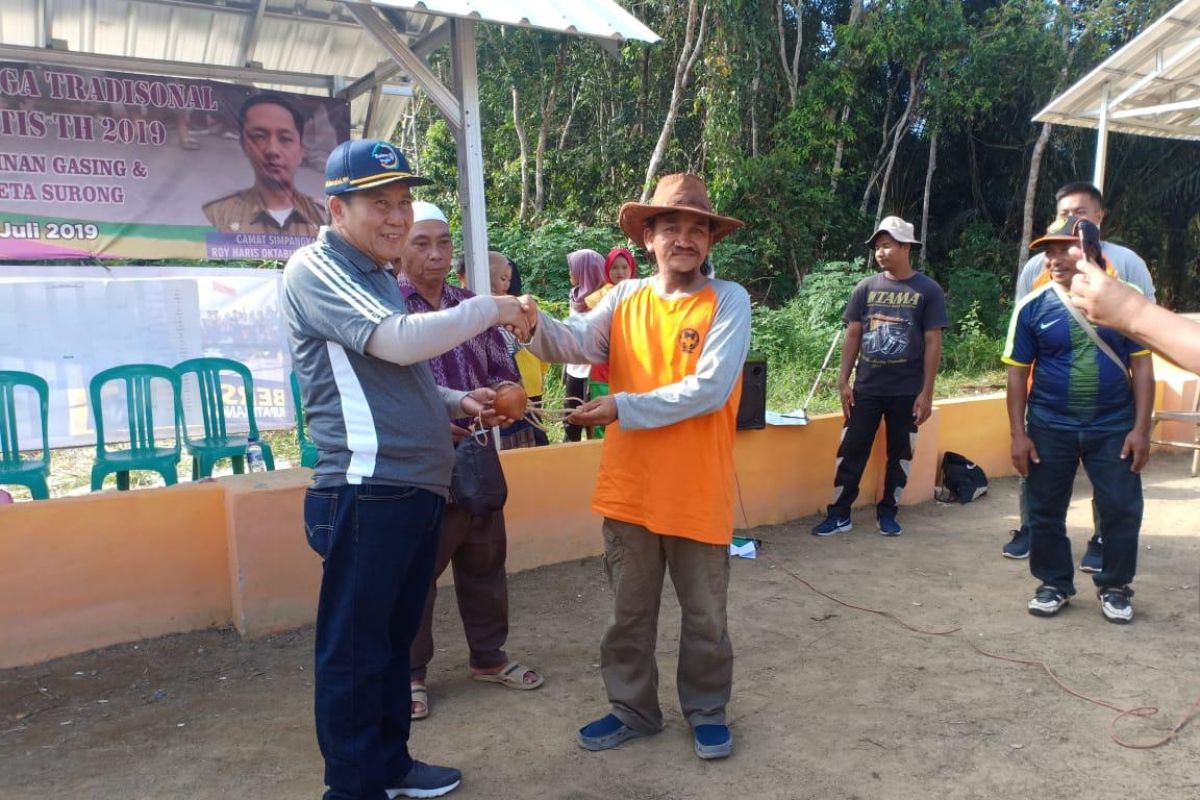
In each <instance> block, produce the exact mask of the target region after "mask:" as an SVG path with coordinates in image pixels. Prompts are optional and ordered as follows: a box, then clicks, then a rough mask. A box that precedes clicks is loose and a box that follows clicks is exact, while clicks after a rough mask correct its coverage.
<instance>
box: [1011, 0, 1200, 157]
mask: <svg viewBox="0 0 1200 800" xmlns="http://www.w3.org/2000/svg"><path fill="white" fill-rule="evenodd" d="M1033 119H1034V121H1035V122H1051V123H1054V124H1056V125H1074V126H1079V127H1085V128H1098V129H1102V130H1106V131H1113V132H1117V133H1132V134H1138V135H1141V136H1160V137H1165V138H1169V139H1200V0H1183V2H1181V3H1179V4H1178V5H1176V6H1175V7H1174V8H1172V9H1171V10H1170V11H1168V12H1167V13H1166V14H1164V15H1163V16H1162V17H1161V18H1160V19H1158V21H1156V22H1155V23H1154V24H1153V25H1151V26H1150V27H1149V28H1147V29H1146V30H1144V31H1143V32H1142V33H1141V34H1139V35H1138V36H1137V37H1135V38H1134V39H1133V40H1132V41H1130V42H1129V43H1128V44H1126V45H1125V46H1124V47H1122V48H1121V49H1120V50H1118V51H1117V52H1116V53H1114V54H1113V55H1112V56H1110V57H1109V58H1108V59H1106V60H1105V61H1104V63H1102V64H1101V65H1100V66H1098V67H1096V68H1095V69H1094V70H1092V71H1091V72H1090V73H1088V74H1087V76H1086V77H1084V78H1083V79H1082V80H1080V81H1079V82H1078V83H1076V84H1075V85H1074V86H1072V87H1071V88H1070V89H1067V91H1065V92H1063V93H1062V94H1060V95H1059V96H1058V97H1056V98H1054V99H1053V100H1052V101H1050V104H1049V105H1047V106H1046V107H1045V108H1044V109H1042V110H1041V111H1040V112H1038V114H1037V116H1035V117H1034V118H1033Z"/></svg>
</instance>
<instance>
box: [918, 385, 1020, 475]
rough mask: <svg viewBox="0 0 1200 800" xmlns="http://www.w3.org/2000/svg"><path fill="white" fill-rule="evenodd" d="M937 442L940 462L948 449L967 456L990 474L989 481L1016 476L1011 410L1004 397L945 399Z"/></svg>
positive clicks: (940, 404)
mask: <svg viewBox="0 0 1200 800" xmlns="http://www.w3.org/2000/svg"><path fill="white" fill-rule="evenodd" d="M937 408H938V411H939V412H940V413H941V430H940V435H939V439H938V462H939V463H940V462H941V457H942V454H943V453H945V452H946V451H947V450H950V451H952V452H955V453H959V454H961V455H964V456H966V457H967V458H969V459H971V460H972V461H974V462H975V463H976V464H978V465H979V466H981V467H983V471H984V472H986V473H987V475H988V478H989V479H991V478H1003V477H1007V476H1010V475H1015V474H1016V470H1015V469H1013V465H1012V458H1011V456H1010V455H1009V454H1010V452H1011V448H1010V446H1009V436H1008V410H1007V407H1006V406H1005V403H1004V394H1003V393H999V394H989V395H984V396H982V397H970V398H958V399H954V400H942V401H940V402H939V403H938V404H937Z"/></svg>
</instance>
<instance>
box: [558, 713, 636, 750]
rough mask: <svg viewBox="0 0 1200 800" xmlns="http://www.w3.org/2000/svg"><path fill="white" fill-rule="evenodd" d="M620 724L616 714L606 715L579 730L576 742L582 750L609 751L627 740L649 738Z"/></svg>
mask: <svg viewBox="0 0 1200 800" xmlns="http://www.w3.org/2000/svg"><path fill="white" fill-rule="evenodd" d="M649 735H650V734H648V733H643V732H642V731H635V730H634V729H633V728H631V727H629V726H628V725H626V724H625V723H624V722H621V720H620V719H618V718H617V715H616V714H608V715H607V716H603V717H601V718H600V719H598V720H595V721H594V722H589V723H588V724H587V725H584V726H583V727H582V728H580V729H579V734H578V735H577V737H576V738H577V740H578V741H579V746H580V747H582V748H583V749H584V750H592V751H596V750H609V749H611V748H613V747H616V746H617V745H619V744H620V743H621V742H624V741H626V740H628V739H637V738H638V737H641V736H649Z"/></svg>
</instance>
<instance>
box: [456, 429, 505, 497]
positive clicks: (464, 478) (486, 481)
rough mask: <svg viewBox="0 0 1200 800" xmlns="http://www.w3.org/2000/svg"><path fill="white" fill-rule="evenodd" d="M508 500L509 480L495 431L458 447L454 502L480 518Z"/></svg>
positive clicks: (460, 443)
mask: <svg viewBox="0 0 1200 800" xmlns="http://www.w3.org/2000/svg"><path fill="white" fill-rule="evenodd" d="M507 500H508V483H506V482H505V480H504V470H503V469H502V468H501V467H500V454H499V453H497V452H496V447H495V445H494V444H493V442H492V438H491V434H488V435H485V436H484V437H482V440H481V439H479V438H476V437H475V436H469V437H467V438H466V439H463V440H462V441H461V442H459V443H458V446H457V447H455V448H454V472H453V474H452V475H451V476H450V502H451V503H453V504H454V505H456V506H458V507H459V508H462V509H464V510H466V511H467V513H469V514H473V515H475V516H477V517H481V516H484V515H485V514H491V513H493V512H496V511H500V510H501V509H503V508H504V503H505V501H507Z"/></svg>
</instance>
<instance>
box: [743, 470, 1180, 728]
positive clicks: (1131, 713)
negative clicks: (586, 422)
mask: <svg viewBox="0 0 1200 800" xmlns="http://www.w3.org/2000/svg"><path fill="white" fill-rule="evenodd" d="M734 481H735V483H736V484H737V494H738V505H739V506H741V511H742V520H743V521H744V523H745V525H746V528H747V529H749V528H750V527H751V526H750V517H749V515H748V514H747V513H746V504H745V502H744V501H743V499H742V483H741V481H740V480H739V479H738V477H737V474H736V473H734ZM763 557H764V558H765V559H766V560H767V561H770V562H771V563H772V564H774V565H775V566H776V567H778V568H779V569H780V570H781V571H782V572H783V573H784V574H785V575H787V576H788V577H789V578H791V579H792V580H794V581H796V582H797V583H799V584H801V585H802V586H804V587H806V588H807V589H809V590H810V591H812V592H813V593H815V594H818V595H820V596H821V597H824V598H826V599H828V600H831V601H833V602H834V603H837V604H838V605H840V606H844V607H845V608H850V609H853V610H855V611H860V612H862V613H865V614H874V615H876V616H880V617H884V618H885V619H889V620H891V621H892V622H894V623H896V624H897V625H899V626H901V627H902V628H905V629H907V630H909V631H912V632H913V633H917V634H920V635H922V636H952V635H954V634H956V633H959V634H960V633H962V628H961V627H956V628H946V629H944V630H928V629H925V628H919V627H917V626H916V625H911V624H909V623H908V622H905V621H904V620H903V619H901V618H900V617H899V616H897V615H896V614H893V613H892V612H890V611H881V610H879V609H877V608H870V607H868V606H860V605H856V604H854V603H850V602H847V601H846V600H842V599H841V598H839V597H835V596H834V595H832V594H830V593H828V592H826V591H824V590H823V589H821V588H819V587H817V586H816V585H814V584H813V583H812V582H811V581H809V580H808V579H806V578H803V577H801V576H800V575H798V574H797V573H796V572H794V571H792V570H791V569H790V568H788V567H787V566H786V565H784V564H783V563H782V562H780V561H779V559H777V558H775V557H774V556H772V555H771V554H769V553H763ZM966 642H967V644H968V645H969V646H970V648H971V649H972V650H974V651H975V652H976V653H978V654H979V655H981V656H984V657H986V658H991V659H995V660H996V661H1006V662H1008V663H1010V664H1019V665H1021V666H1026V667H1035V668H1037V669H1040V670H1041V671H1043V672H1045V673H1046V675H1048V676H1049V677H1050V680H1052V681H1053V682H1054V684H1055V685H1056V686H1058V688H1060V689H1062V690H1063V691H1064V692H1066V693H1067V694H1069V695H1071V696H1072V697H1075V698H1078V699H1080V700H1083V701H1086V702H1088V703H1092V704H1093V705H1097V706H1100V707H1101V708H1104V709H1107V710H1109V711H1113V712H1115V713H1116V716H1114V717H1113V718H1112V719H1111V720H1109V722H1108V725H1107V730H1108V736H1109V738H1110V739H1112V740H1113V741H1114V742H1116V743H1117V744H1118V745H1120V746H1121V747H1124V748H1127V749H1129V750H1153V749H1155V748H1157V747H1162V746H1163V745H1165V744H1167V743H1169V742H1171V741H1172V740H1173V739H1175V738H1177V737H1178V736H1179V732H1180V731H1182V730H1183V729H1184V728H1185V727H1186V726H1187V724H1188V723H1189V722H1191V721H1192V720H1193V719H1195V718H1196V717H1197V716H1200V696H1197V697H1196V700H1195V702H1193V703H1192V705H1191V706H1190V708H1189V709H1188V710H1187V711H1186V712H1185V713H1184V714H1183V715H1182V717H1181V718H1180V720H1179V722H1178V724H1176V725H1175V727H1174V728H1172V729H1171V731H1170V733H1168V734H1167V735H1166V736H1163V737H1162V738H1161V739H1155V740H1154V741H1150V742H1131V741H1129V740H1127V739H1123V738H1122V737H1121V736H1120V734H1118V733H1117V723H1118V722H1120V721H1121V720H1122V719H1124V718H1125V717H1153V716H1156V715H1157V714H1158V713H1159V709H1158V707H1157V706H1137V707H1135V708H1121V707H1120V706H1118V705H1114V704H1112V703H1109V702H1107V701H1105V700H1100V699H1098V698H1095V697H1091V696H1089V695H1086V694H1083V693H1082V692H1079V691H1076V690H1075V689H1072V688H1071V687H1070V686H1068V685H1067V684H1066V683H1064V682H1063V680H1062V679H1061V678H1059V677H1058V675H1056V674H1055V672H1054V670H1053V669H1051V668H1050V665H1048V664H1047V663H1046V662H1045V661H1041V660H1039V659H1029V658H1017V657H1015V656H1007V655H1003V654H1001V653H992V652H989V651H987V650H984V649H983V648H982V647H979V646H978V645H976V644H975V643H974V642H972V641H971V640H970V639H967V640H966Z"/></svg>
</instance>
